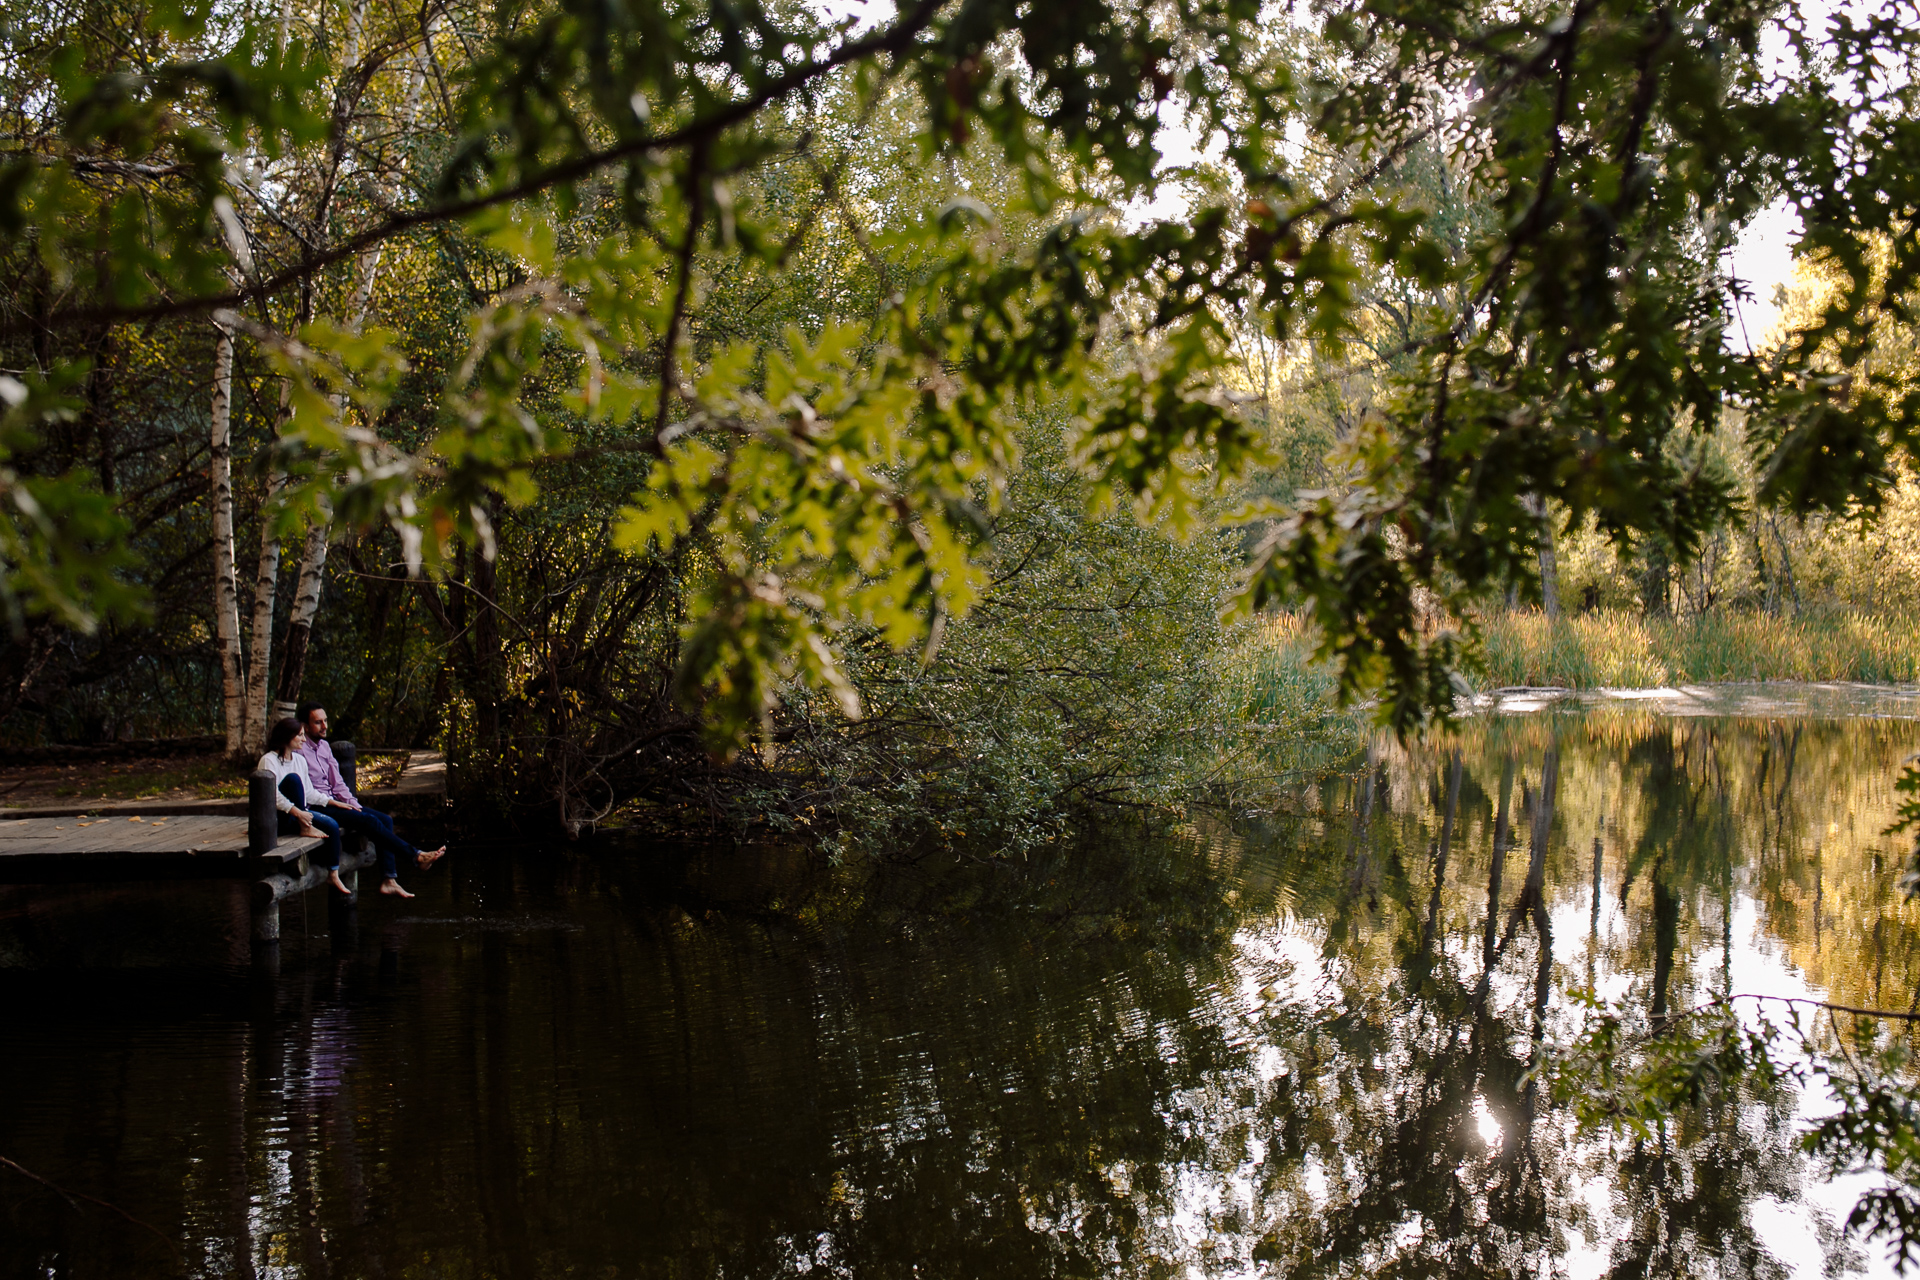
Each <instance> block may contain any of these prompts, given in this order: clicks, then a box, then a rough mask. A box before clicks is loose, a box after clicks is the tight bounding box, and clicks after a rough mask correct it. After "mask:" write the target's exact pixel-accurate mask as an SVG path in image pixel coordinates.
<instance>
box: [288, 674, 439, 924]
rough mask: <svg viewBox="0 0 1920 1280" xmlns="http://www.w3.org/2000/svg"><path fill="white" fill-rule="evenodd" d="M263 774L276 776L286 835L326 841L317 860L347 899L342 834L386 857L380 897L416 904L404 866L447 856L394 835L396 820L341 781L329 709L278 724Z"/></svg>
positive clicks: (313, 709) (304, 711)
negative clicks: (329, 740)
mask: <svg viewBox="0 0 1920 1280" xmlns="http://www.w3.org/2000/svg"><path fill="white" fill-rule="evenodd" d="M259 767H260V768H262V769H265V770H266V771H267V772H268V773H271V774H272V775H273V781H274V786H275V788H276V790H277V792H278V794H277V795H276V796H275V798H274V803H275V805H276V806H277V807H278V808H279V810H280V833H281V834H282V835H293V834H295V833H296V832H297V833H299V834H300V835H303V836H316V837H319V838H321V839H322V840H324V841H325V843H324V844H322V845H321V846H320V848H318V849H316V850H314V853H313V860H314V861H315V862H316V863H318V864H319V865H321V866H323V867H326V868H327V883H328V885H329V886H330V887H331V888H332V889H333V891H334V892H335V893H338V894H340V895H341V896H342V897H348V898H350V897H352V896H353V891H352V890H351V889H349V888H347V886H346V883H345V882H344V881H342V880H341V879H340V833H341V832H342V831H346V832H349V833H351V834H353V835H360V836H365V837H366V838H367V839H369V840H371V841H372V842H373V847H374V848H375V849H377V850H378V851H379V853H380V892H381V893H385V894H390V895H392V896H394V897H399V898H411V897H412V896H413V895H412V894H411V893H408V892H407V891H406V890H405V889H404V888H402V887H401V885H400V863H401V862H403V861H404V862H405V863H406V864H407V865H408V866H409V867H411V868H414V869H417V870H422V871H424V870H425V869H426V868H428V867H430V866H432V865H433V864H434V863H436V862H438V861H439V860H440V859H441V858H442V857H444V856H445V855H446V852H447V849H446V846H445V845H442V846H441V847H440V848H438V849H429V850H426V851H424V852H423V851H421V850H419V849H416V848H414V847H413V846H412V845H411V844H408V843H407V842H406V841H405V840H403V839H401V838H400V837H399V836H398V835H395V834H394V830H393V819H392V818H390V817H388V816H387V815H386V814H384V813H381V812H380V811H379V810H378V809H369V808H367V807H366V806H365V805H363V804H361V803H360V799H359V797H357V796H355V795H354V794H353V789H352V788H351V787H349V786H348V785H347V780H346V779H345V778H344V777H342V776H341V773H340V763H339V761H337V760H335V759H334V758H333V748H332V747H331V746H329V745H328V744H327V712H326V708H324V707H319V706H315V705H314V704H312V703H308V704H306V705H305V706H303V707H301V708H300V709H299V710H298V711H297V712H296V713H295V714H294V715H291V716H288V717H287V718H286V719H284V720H281V721H279V722H278V723H276V724H275V725H274V726H273V728H272V729H270V730H269V731H268V733H267V753H266V754H265V755H263V756H261V757H260V765H259Z"/></svg>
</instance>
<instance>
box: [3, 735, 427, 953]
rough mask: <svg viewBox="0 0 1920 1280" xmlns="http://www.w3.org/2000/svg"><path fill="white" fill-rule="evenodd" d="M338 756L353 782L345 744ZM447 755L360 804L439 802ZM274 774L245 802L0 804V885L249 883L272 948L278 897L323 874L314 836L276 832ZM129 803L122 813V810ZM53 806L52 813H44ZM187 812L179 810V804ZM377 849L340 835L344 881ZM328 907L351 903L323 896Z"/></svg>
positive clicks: (258, 932) (262, 940)
mask: <svg viewBox="0 0 1920 1280" xmlns="http://www.w3.org/2000/svg"><path fill="white" fill-rule="evenodd" d="M343 745H346V746H347V750H348V753H349V754H348V755H347V757H346V759H345V760H344V761H343V765H344V766H345V769H346V771H348V778H349V784H350V785H351V781H352V773H351V770H352V755H351V754H350V753H351V749H352V748H351V744H343ZM446 769H447V766H446V760H445V758H444V757H442V756H440V755H438V753H430V752H415V753H414V754H413V756H411V757H410V758H409V759H408V762H407V768H406V770H405V771H404V772H403V773H402V774H401V778H400V785H398V786H395V787H383V788H378V789H375V788H369V789H368V790H367V791H366V792H364V793H362V795H363V799H364V800H365V801H366V803H368V804H370V805H373V806H374V807H375V808H380V809H387V808H388V807H389V805H390V803H391V801H392V800H395V799H407V800H413V801H416V802H424V803H425V804H427V805H430V806H433V807H436V808H438V807H442V806H444V804H445V797H446V786H447V774H446ZM276 796H277V792H276V791H275V790H274V781H273V775H272V774H269V773H266V772H257V773H255V774H253V776H252V777H251V778H249V779H248V782H247V798H246V799H245V800H239V799H234V800H215V801H199V802H194V801H160V802H141V801H133V802H123V803H121V804H95V805H93V806H90V807H86V808H80V807H78V806H74V807H72V808H66V807H61V806H48V807H47V808H39V809H35V810H30V811H22V810H18V809H15V810H11V811H0V885H8V884H12V885H42V884H80V883H100V882H117V883H124V882H129V881H133V882H138V881H159V880H224V881H228V882H232V881H236V880H238V881H250V882H252V885H253V889H252V893H251V899H252V914H253V929H252V933H253V942H254V946H255V948H256V954H259V953H260V952H261V949H263V948H264V949H265V951H266V952H267V953H270V954H277V948H278V944H279V940H280V903H281V901H282V900H283V899H285V898H288V897H291V896H293V895H296V894H300V893H304V892H306V891H307V890H309V889H317V888H319V887H320V886H321V885H323V884H325V883H326V881H327V872H326V869H325V868H323V867H319V866H315V865H313V863H312V862H311V861H310V859H309V857H308V855H309V854H310V853H311V852H312V851H313V850H314V849H315V848H316V847H318V846H319V845H320V844H321V843H322V842H321V841H320V840H318V839H315V838H313V837H310V836H287V837H283V836H281V835H280V818H279V813H278V812H277V810H276V808H275V803H274V802H275V799H276ZM130 809H131V810H132V811H131V812H129V810H130ZM49 810H51V811H49ZM183 810H187V811H183ZM375 857H376V855H375V853H374V851H373V849H372V847H371V846H370V845H368V844H367V843H366V842H365V841H363V840H361V839H360V838H358V837H353V836H349V837H346V838H345V840H344V847H343V849H342V851H341V858H340V877H341V879H342V880H344V881H345V882H346V883H347V885H348V886H349V887H351V886H353V885H354V884H355V883H356V882H357V880H358V878H359V877H358V872H359V871H360V869H361V868H363V867H368V866H371V865H373V863H374V860H375ZM329 897H330V905H331V906H332V907H334V908H336V909H344V910H347V912H348V917H347V918H350V916H351V910H350V908H348V907H345V906H344V904H343V901H342V900H340V899H338V898H337V897H334V896H333V895H329Z"/></svg>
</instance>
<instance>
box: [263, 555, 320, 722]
mask: <svg viewBox="0 0 1920 1280" xmlns="http://www.w3.org/2000/svg"><path fill="white" fill-rule="evenodd" d="M332 529H333V525H332V523H331V522H327V523H324V524H315V525H314V526H312V527H311V528H309V529H308V530H307V545H306V549H305V551H304V552H303V553H302V554H301V556H300V577H299V580H298V582H297V583H296V584H295V586H294V589H293V613H292V616H291V617H290V618H289V619H288V621H287V643H286V646H285V647H284V648H283V649H282V650H281V653H280V696H279V697H278V698H276V699H275V700H274V704H273V713H272V714H271V715H269V716H268V717H267V721H268V723H269V724H271V723H272V722H273V721H275V720H279V719H281V718H282V717H284V716H290V715H292V714H293V709H294V707H296V706H298V705H299V702H300V681H301V679H302V678H303V677H304V675H305V674H306V669H307V645H308V643H309V642H310V641H311V639H312V637H313V619H314V615H315V614H317V613H319V612H320V587H321V585H322V584H323V583H324V582H325V581H326V568H327V545H328V541H329V534H330V533H331V532H332Z"/></svg>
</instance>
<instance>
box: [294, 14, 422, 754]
mask: <svg viewBox="0 0 1920 1280" xmlns="http://www.w3.org/2000/svg"><path fill="white" fill-rule="evenodd" d="M365 9H366V5H365V0H356V3H354V4H353V5H352V6H351V7H350V10H349V14H348V19H347V39H348V58H347V61H348V65H352V63H353V62H354V61H356V60H357V59H358V50H359V43H360V39H361V31H362V26H363V23H364V21H365ZM436 17H437V15H434V16H432V17H429V18H428V19H427V23H426V29H425V33H424V34H425V37H426V39H428V40H431V39H432V38H433V27H434V21H435V18H436ZM425 85H426V66H425V54H424V52H423V53H422V54H421V55H420V56H419V57H416V59H415V60H414V66H413V70H412V72H411V74H410V75H409V76H408V81H407V93H406V97H405V99H404V101H403V103H402V105H401V109H400V121H399V133H400V135H401V136H402V137H405V136H406V135H407V134H408V133H409V132H411V130H412V129H413V124H414V121H415V119H417V118H418V116H419V112H420V96H421V91H422V90H423V89H424V87H425ZM392 185H393V184H383V186H386V187H387V188H388V190H387V195H388V196H389V197H391V195H392V194H393V193H392V190H391V186H392ZM384 254H385V248H384V246H376V247H374V248H373V249H370V250H368V251H367V252H366V253H364V254H362V255H360V259H359V262H358V263H357V266H358V267H359V275H360V281H359V284H358V285H357V286H356V287H355V289H354V294H353V301H352V304H351V306H350V307H349V315H350V317H351V318H350V319H349V320H348V322H347V324H348V327H349V328H351V329H353V330H356V331H357V330H359V328H360V326H362V325H363V324H365V323H366V320H367V313H368V312H369V311H371V310H372V309H373V288H374V284H375V282H376V280H377V279H378V277H379V274H380V262H381V258H382V256H383V255H384ZM335 403H336V405H338V404H339V402H338V401H336V402H335ZM331 534H332V523H331V522H330V521H328V522H324V523H320V524H315V525H314V526H313V527H312V528H310V529H308V530H307V541H306V547H305V549H304V551H303V553H302V555H301V557H300V574H299V578H298V580H297V582H296V584H295V586H294V592H293V610H292V614H291V616H290V617H289V618H288V620H287V638H286V644H285V645H284V646H283V648H282V650H281V658H280V684H279V690H278V696H277V697H276V698H275V699H274V704H273V709H272V713H271V715H269V716H268V722H269V723H271V722H272V721H275V720H279V719H281V718H282V717H285V716H290V715H292V714H293V711H294V708H295V707H297V706H298V705H299V703H300V685H301V682H302V680H303V679H304V678H305V676H306V668H307V646H308V645H309V644H310V643H311V641H312V639H313V620H314V618H315V617H316V616H317V615H318V613H319V611H320V589H321V586H322V585H323V583H324V581H325V577H326V567H327V548H328V545H329V540H330V537H331Z"/></svg>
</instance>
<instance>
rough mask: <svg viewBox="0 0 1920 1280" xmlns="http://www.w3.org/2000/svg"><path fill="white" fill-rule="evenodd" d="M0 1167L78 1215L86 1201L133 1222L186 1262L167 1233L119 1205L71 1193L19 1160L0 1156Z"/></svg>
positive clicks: (83, 1194)
mask: <svg viewBox="0 0 1920 1280" xmlns="http://www.w3.org/2000/svg"><path fill="white" fill-rule="evenodd" d="M0 1165H5V1166H6V1167H7V1168H9V1169H11V1170H13V1171H14V1172H15V1173H17V1174H19V1175H20V1176H21V1177H23V1178H31V1179H32V1180H33V1181H35V1182H37V1183H39V1184H40V1185H41V1186H43V1187H46V1188H47V1189H48V1190H50V1191H52V1192H53V1193H54V1194H55V1195H57V1196H59V1197H60V1198H61V1199H62V1200H65V1201H66V1202H67V1203H68V1204H69V1205H72V1206H73V1209H74V1212H76V1213H78V1212H79V1211H80V1204H79V1202H80V1201H82V1200H85V1201H86V1202H87V1203H88V1204H97V1205H99V1206H100V1207H101V1208H102V1209H105V1210H106V1211H107V1212H109V1213H112V1214H116V1215H118V1216H119V1217H122V1218H125V1219H126V1220H127V1221H128V1222H131V1223H132V1224H133V1225H134V1226H136V1227H138V1228H140V1229H141V1230H142V1231H145V1232H147V1233H148V1234H150V1235H152V1236H154V1237H155V1238H156V1239H158V1240H159V1241H160V1243H161V1244H164V1245H166V1246H167V1248H168V1249H169V1250H170V1251H171V1252H172V1254H173V1256H174V1258H175V1259H177V1260H178V1261H180V1262H182V1263H184V1262H185V1261H186V1257H185V1255H183V1254H182V1253H181V1252H180V1246H179V1245H177V1244H175V1243H174V1242H173V1240H172V1238H171V1237H169V1236H168V1235H167V1234H166V1233H164V1232H162V1231H161V1230H160V1229H159V1228H158V1227H155V1226H151V1225H150V1224H148V1223H145V1222H142V1221H140V1219H138V1218H136V1217H134V1216H133V1215H132V1214H130V1213H128V1212H127V1211H126V1210H125V1209H122V1208H121V1207H120V1206H119V1205H117V1204H111V1203H109V1202H108V1201H105V1200H102V1199H101V1198H100V1197H99V1196H90V1195H88V1194H87V1193H86V1192H84V1191H69V1190H67V1188H65V1187H63V1186H61V1185H60V1184H59V1183H57V1182H55V1181H53V1180H52V1179H51V1178H43V1177H41V1176H40V1175H39V1174H37V1173H35V1172H34V1171H33V1170H31V1169H29V1168H27V1167H26V1166H25V1165H23V1164H21V1163H20V1162H19V1161H17V1160H9V1159H7V1157H5V1156H0Z"/></svg>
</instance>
